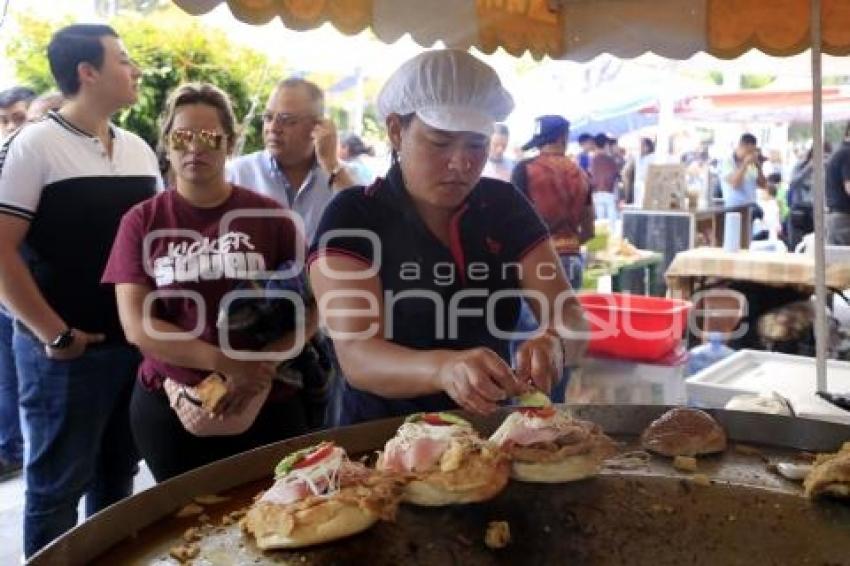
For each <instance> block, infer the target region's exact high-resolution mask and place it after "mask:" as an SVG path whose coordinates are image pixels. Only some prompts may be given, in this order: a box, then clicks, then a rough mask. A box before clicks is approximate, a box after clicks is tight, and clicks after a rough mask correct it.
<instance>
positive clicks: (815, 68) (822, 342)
mask: <svg viewBox="0 0 850 566" xmlns="http://www.w3.org/2000/svg"><path fill="white" fill-rule="evenodd" d="M810 6H811V17H810V18H809V20H810V25H811V30H810V31H811V40H812V138H813V139H812V143H813V144H814V147H813V150H814V151H813V154H812V160H813V161H814V164H815V168H814V183H815V194H814V197H815V198H814V207H815V210H814V217H815V301H816V303H815V304H816V310H815V343H816V352H817V366H816V367H817V391H819V392H821V391H826V386H827V383H826V345H827V341H828V339H829V336H828V334H827V320H826V252H825V242H826V234H825V230H824V210H825V204H824V184H823V177H824V168H823V93H822V92H821V87H822V85H821V82H822V77H821V0H811V4H810Z"/></svg>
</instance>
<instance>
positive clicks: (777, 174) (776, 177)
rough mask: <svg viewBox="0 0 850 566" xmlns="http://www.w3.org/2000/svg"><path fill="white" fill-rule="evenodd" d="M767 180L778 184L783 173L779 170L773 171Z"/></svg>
mask: <svg viewBox="0 0 850 566" xmlns="http://www.w3.org/2000/svg"><path fill="white" fill-rule="evenodd" d="M767 182H768V183H773V184H774V185H778V184H779V183H781V182H782V173H780V172H779V171H777V172H775V173H771V174H770V175H768V176H767Z"/></svg>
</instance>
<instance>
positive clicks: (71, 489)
mask: <svg viewBox="0 0 850 566" xmlns="http://www.w3.org/2000/svg"><path fill="white" fill-rule="evenodd" d="M46 55H47V59H48V62H49V65H50V70H51V73H52V74H53V77H54V79H55V81H56V84H57V86H58V88H59V93H46V94H44V95H42V96H36V93H35V92H33V91H32V90H29V89H26V88H23V87H15V88H12V89H9V90H7V91H5V92H3V93H0V127H2V135H3V137H4V142H3V146H2V151H0V303H2V305H3V311H2V314H0V341H1V342H2V343H0V354H2V363H0V387H2V389H0V404H1V405H0V435H2V437H0V440H2V443H0V448H2V452H0V462H2V465H3V473H9V472H13V471H14V470H16V469H20V468H21V467H22V466H23V469H24V477H25V484H26V493H25V499H26V500H25V510H24V552H25V555H26V556H28V557H29V556H32V555H33V554H35V553H36V552H38V550H39V549H41V548H43V547H44V546H45V545H46V544H48V543H49V542H50V541H51V540H53V539H54V538H56V537H57V536H60V535H61V534H62V533H63V532H65V531H66V530H68V529H69V528H71V527H72V526H74V524H76V521H77V505H78V502H79V500H80V498H81V497H82V496H84V495H85V497H86V513H87V514H89V515H90V514H92V513H95V512H97V511H99V510H100V509H102V508H104V507H105V506H107V505H110V504H111V503H113V502H115V501H118V500H119V499H121V498H123V497H126V496H128V495H129V494H130V493H131V492H132V482H133V477H134V475H135V474H136V473H137V471H138V462H139V460H140V459H144V461H145V462H146V464H147V466H148V467H149V468H150V470H151V472H152V473H153V476H154V477H155V479H156V480H157V481H163V480H166V479H168V478H170V477H173V476H175V475H177V474H180V473H183V472H186V471H188V470H191V469H193V468H196V467H198V466H201V465H204V464H206V463H209V462H212V461H214V460H217V459H220V458H224V457H226V456H229V455H233V454H236V453H239V452H242V451H245V450H248V449H250V448H253V447H256V446H259V445H263V444H267V443H270V442H274V441H277V440H280V439H284V438H287V437H291V436H294V435H299V434H303V433H305V432H308V431H311V430H315V429H316V428H318V427H324V426H338V425H342V424H351V423H357V422H362V421H366V420H371V419H377V418H382V417H388V416H401V415H406V414H409V413H412V412H417V411H432V410H443V409H452V408H458V407H460V408H464V409H467V410H470V411H473V412H477V413H482V414H483V413H488V412H490V411H493V410H494V409H495V408H496V407H497V406H499V405H500V404H503V403H505V402H508V401H509V400H510V399H511V398H514V397H515V396H517V395H519V394H521V393H523V392H527V391H529V390H531V389H537V390H540V391H543V392H546V393H548V394H550V395H551V397H552V399H553V400H555V401H563V400H564V394H565V387H566V382H567V380H568V378H569V370H570V368H571V367H574V366H575V365H576V364H577V363H578V362H579V360H580V359H581V357H582V355H583V352H584V349H585V347H586V343H585V340H584V338H583V337H582V336H581V335H582V332H583V331H584V330H585V329H586V321H585V320H584V316H583V313H582V310H581V307H580V306H579V304H578V301H577V300H576V298H575V296H574V294H573V292H572V290H573V289H577V288H580V287H581V282H582V270H583V265H582V255H581V247H582V245H583V244H584V243H585V242H587V241H588V240H589V239H590V238H591V237H593V235H594V222H595V220H598V219H607V220H609V221H610V222H615V221H616V219H617V217H618V215H619V212H620V208H621V206H622V203H623V202H631V203H637V204H639V203H641V202H642V199H643V195H644V194H645V191H646V182H647V172H648V170H649V168H650V165H651V164H652V163H654V162H655V157H654V155H655V147H654V143H653V141H652V140H651V139H648V138H646V139H643V140H641V149H640V154H639V155H637V156H636V157H635V158H633V159H628V158H626V156H625V155H624V152H623V151H622V150H621V148H619V146H618V145H617V142H616V140H613V139H611V138H610V137H609V136H607V135H605V134H598V135H596V136H589V135H583V136H580V137H579V139H578V142H579V146H580V152H579V153H578V155H577V156H576V157H575V158H574V157H572V156H570V155H568V153H567V149H568V145H569V140H570V123H569V121H568V120H567V119H565V118H564V117H563V116H558V115H546V116H541V117H539V118H538V119H537V120H536V128H535V133H534V135H533V137H532V138H531V139H530V140H529V141H528V142H527V143H526V144H524V145H523V150H524V151H530V152H532V153H531V154H530V157H527V158H523V159H513V158H512V157H511V156H509V155H507V149H508V147H509V144H510V141H509V140H510V132H509V131H508V129H507V127H506V126H505V125H504V123H503V122H504V120H505V119H506V118H507V116H508V115H509V114H510V112H511V111H512V109H513V107H514V101H513V99H512V97H511V95H510V93H508V92H507V90H506V89H505V88H504V87H503V86H502V84H501V82H500V80H499V77H498V75H497V74H496V73H495V71H493V69H492V68H490V67H489V66H488V65H486V64H485V63H483V62H481V61H480V60H478V59H476V58H475V57H473V56H472V55H470V54H468V53H466V52H463V51H457V50H450V49H449V50H434V51H428V52H425V53H422V54H420V55H418V56H416V57H414V58H413V59H411V60H409V61H407V62H406V63H404V64H403V65H402V66H401V67H400V68H399V69H397V70H396V71H395V72H394V73H393V74H392V76H391V77H390V78H389V79H388V81H387V82H386V84H385V85H384V87H383V89H382V90H381V92H380V94H379V95H378V99H377V107H378V110H379V113H380V115H381V118H382V120H383V121H384V124H385V126H386V136H387V138H388V139H389V144H390V148H391V149H390V164H389V167H388V169H387V170H386V171H385V172H384V171H378V170H376V169H375V167H374V161H373V160H372V159H370V156H372V155H373V154H374V150H373V148H370V147H368V146H367V145H366V144H365V143H364V142H363V140H362V139H360V138H359V137H358V136H356V135H354V134H345V135H340V134H339V133H338V132H337V128H336V126H335V124H334V123H333V121H331V120H329V119H328V118H326V117H325V114H326V113H325V101H324V93H323V92H322V90H321V89H320V88H319V87H318V86H316V85H315V84H313V83H312V82H310V81H308V80H305V79H303V78H283V79H281V80H280V82H278V83H277V85H276V86H275V87H274V89H273V90H272V92H271V93H270V94H269V96H268V99H267V101H266V103H265V107H264V110H263V113H262V134H263V142H264V147H263V149H262V150H259V151H256V152H254V153H250V154H247V155H241V156H235V155H231V153H232V150H233V148H234V146H235V145H236V141H237V137H238V135H239V132H238V131H237V128H238V122H237V120H236V118H235V117H234V112H233V109H232V106H231V102H230V99H229V97H228V94H227V93H226V92H224V91H222V90H221V89H219V88H218V87H217V86H215V85H212V84H206V83H187V84H183V85H180V86H179V87H177V88H176V89H175V90H174V91H173V92H171V93H169V96H168V98H167V102H166V104H165V107H164V108H163V109H162V116H161V121H160V135H159V146H158V147H157V148H156V150H157V151H156V152H155V151H154V149H153V148H151V147H149V146H148V144H146V143H145V142H144V141H143V140H142V139H141V138H140V137H139V136H137V135H135V134H134V133H132V132H129V131H126V130H124V129H122V128H119V127H117V126H116V125H115V124H114V123H113V122H112V117H113V116H114V115H115V114H116V113H117V112H119V111H120V110H122V109H124V108H127V107H129V106H131V105H133V104H135V103H136V101H137V98H138V88H139V80H140V77H141V70H140V69H139V68H138V67H137V66H136V64H134V63H133V61H132V59H131V55H130V54H129V53H127V51H126V49H125V47H124V45H123V44H122V42H121V40H120V38H119V37H118V35H117V34H116V32H115V31H114V30H113V29H111V28H110V27H108V26H104V25H88V24H75V25H71V26H68V27H65V28H62V29H60V30H58V31H57V32H56V33H55V34H54V35H53V37H52V39H51V41H50V44H49V47H48V49H47V54H46ZM459 77H463V80H459ZM848 147H850V145H847V144H845V146H842V149H841V150H839V151H838V152H836V154H835V155H833V158H832V160H831V161H830V165H829V167H828V179H831V178H832V177H835V179H836V180H838V179H840V180H841V187H842V190H844V192H843V193H842V194H843V196H842V197H841V198H839V199H837V200H836V199H832V200H830V201H829V206H830V217H829V218H830V227H831V231H834V233H836V234H842V233H844V232H842V230H844V227H845V226H847V225H850V224H848V221H847V218H850V204H848V203H850V200H848V199H850V197H848V196H847V194H848V192H850V165H845V162H847V161H848V158H847V157H846V155H848V154H850V150H848V149H847V148H848ZM842 152H843V153H842ZM840 155H843V156H844V157H842V158H841V159H843V161H841V165H833V162H834V161H835V160H836V159H837V157H836V156H840ZM808 161H809V163H808V165H806V164H802V165H801V166H800V167H799V168H798V169H799V170H798V169H795V179H796V178H797V177H800V178H802V177H804V176H805V175H806V174H809V175H810V173H806V172H807V171H810V170H811V168H812V165H811V163H810V162H811V157H809V160H808ZM762 164H763V159H762V158H761V153H760V152H759V151H758V146H757V143H756V140H755V138H754V137H753V136H751V135H749V134H746V135H744V136H742V138H741V141H740V144H739V145H738V147H737V149H736V150H735V152H734V154H733V155H730V156H729V159H728V160H727V162H724V163H722V164H720V165H719V166H718V168H717V170H718V177H719V183H718V184H719V188H720V189H719V190H720V191H721V193H722V196H723V198H724V200H726V201H727V202H728V203H730V204H731V203H745V204H746V203H754V202H755V201H756V199H757V196H756V191H757V189H758V188H763V189H768V190H769V188H770V183H771V181H770V178H769V176H766V175H765V174H764V171H763V170H762ZM830 182H832V181H830ZM836 182H837V181H836ZM799 186H802V185H800V183H797V184H796V185H795V183H794V181H792V183H791V192H792V193H793V195H794V197H793V199H792V200H793V203H792V204H791V211H792V217H793V214H794V211H796V210H802V208H804V207H802V206H800V204H799V203H801V202H806V201H807V199H808V201H809V202H810V200H811V199H810V198H808V197H807V196H806V194H807V193H805V191H804V189H801V188H799ZM828 186H829V185H828ZM805 190H809V191H810V187H809V189H805ZM836 198H837V197H836ZM845 204H847V206H845ZM770 214H773V212H771V211H768V210H767V208H765V209H764V212H763V215H764V216H765V217H767V216H768V215H770ZM846 232H847V233H850V230H846Z"/></svg>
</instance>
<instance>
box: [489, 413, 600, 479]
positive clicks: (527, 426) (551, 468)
mask: <svg viewBox="0 0 850 566" xmlns="http://www.w3.org/2000/svg"><path fill="white" fill-rule="evenodd" d="M490 442H492V443H494V444H496V445H497V446H499V447H500V448H501V449H502V450H503V451H504V452H505V453H506V454H508V456H509V457H510V458H511V460H512V464H511V476H512V477H513V478H515V479H518V480H520V481H527V482H567V481H575V480H580V479H583V478H586V477H589V476H592V475H595V474H596V473H597V472H598V471H599V468H600V467H601V466H602V462H603V461H604V460H606V459H607V458H610V457H611V456H613V455H614V453H615V452H616V448H615V445H614V442H613V441H612V440H611V439H610V438H608V437H607V436H606V435H605V433H604V432H602V429H601V428H600V427H599V426H598V425H596V424H594V423H591V422H588V421H582V420H578V419H573V418H571V417H570V416H568V415H567V414H566V413H565V412H563V411H560V410H558V409H557V408H555V407H553V406H551V405H550V406H542V407H521V408H519V409H517V410H516V411H514V412H512V413H511V414H510V415H509V416H508V417H507V418H506V419H505V420H504V422H503V423H502V425H501V426H500V427H499V428H498V429H497V430H496V432H494V433H493V435H492V436H491V437H490Z"/></svg>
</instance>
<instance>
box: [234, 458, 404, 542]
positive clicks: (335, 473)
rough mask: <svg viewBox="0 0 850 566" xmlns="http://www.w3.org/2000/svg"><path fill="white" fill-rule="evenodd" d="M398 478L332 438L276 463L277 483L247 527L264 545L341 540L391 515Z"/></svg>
mask: <svg viewBox="0 0 850 566" xmlns="http://www.w3.org/2000/svg"><path fill="white" fill-rule="evenodd" d="M401 485H402V482H401V480H399V479H398V478H394V477H392V476H390V475H387V474H383V473H381V472H378V471H376V470H371V469H369V468H367V467H366V466H364V465H363V464H361V463H359V462H352V461H351V460H349V459H348V456H347V455H346V453H345V450H344V449H342V448H341V447H339V446H336V445H335V444H334V443H333V442H322V443H321V444H319V445H317V446H312V447H310V448H306V449H304V450H299V451H298V452H294V453H292V454H290V455H289V456H287V457H286V458H284V459H283V460H281V462H280V463H279V464H278V465H277V467H276V468H275V482H274V485H272V487H271V488H270V489H269V490H268V491H266V492H265V493H264V494H263V495H262V496H261V497H260V498H259V499H258V500H257V501H256V503H254V505H253V506H252V507H251V509H250V510H249V511H248V513H247V514H246V515H245V519H244V522H243V523H242V526H243V529H244V530H245V531H246V532H247V533H249V534H251V535H253V536H254V537H255V539H256V541H257V546H258V547H260V548H261V549H263V550H269V549H275V548H299V547H303V546H309V545H313V544H319V543H323V542H328V541H332V540H336V539H340V538H343V537H346V536H349V535H353V534H355V533H359V532H361V531H364V530H366V529H368V528H369V527H371V526H372V525H373V524H375V523H376V522H377V521H378V519H384V520H392V519H393V518H394V517H395V512H396V508H397V507H398V502H399V500H400V497H401Z"/></svg>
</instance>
